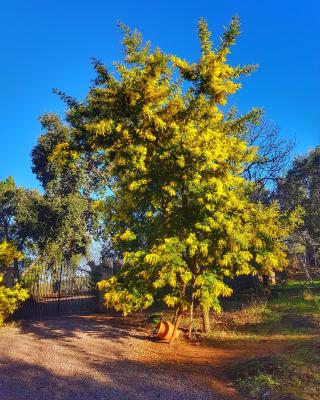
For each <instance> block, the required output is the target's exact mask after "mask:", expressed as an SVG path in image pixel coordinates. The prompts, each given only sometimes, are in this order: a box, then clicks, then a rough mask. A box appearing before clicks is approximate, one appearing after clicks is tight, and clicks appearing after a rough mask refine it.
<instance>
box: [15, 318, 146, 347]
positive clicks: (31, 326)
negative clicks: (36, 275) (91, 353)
mask: <svg viewBox="0 0 320 400" xmlns="http://www.w3.org/2000/svg"><path fill="white" fill-rule="evenodd" d="M139 322H140V323H139ZM20 324H21V325H20V326H21V331H22V333H25V334H29V335H30V334H31V335H34V336H36V337H37V338H39V339H58V340H60V341H63V340H67V341H70V339H73V338H75V337H77V336H78V335H79V334H87V335H90V336H92V337H96V338H101V339H108V340H113V341H116V342H121V341H124V340H125V339H126V338H128V337H131V338H135V339H139V340H147V339H148V340H153V337H152V336H151V332H150V331H148V330H147V329H146V328H145V327H144V324H142V318H140V319H139V318H122V317H120V316H119V315H117V314H115V313H110V314H92V315H91V314H90V315H77V316H61V317H59V316H56V317H43V318H33V319H25V320H21V322H20Z"/></svg>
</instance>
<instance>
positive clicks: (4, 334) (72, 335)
mask: <svg viewBox="0 0 320 400" xmlns="http://www.w3.org/2000/svg"><path fill="white" fill-rule="evenodd" d="M141 326H142V325H139V324H137V323H136V322H133V321H132V320H125V321H124V320H122V319H118V318H115V317H109V316H106V315H94V316H92V315H91V316H76V317H74V316H73V317H60V318H57V317H54V318H52V317H51V318H47V319H42V320H29V321H26V322H23V323H21V324H19V325H16V326H9V327H6V328H4V329H1V330H0V400H47V399H48V400H58V399H59V400H60V399H61V400H94V399H96V400H112V399H119V400H124V399H127V400H134V399H148V400H149V399H150V400H153V399H166V400H171V399H172V400H173V399H174V400H180V399H181V400H193V399H203V400H210V399H212V400H217V399H221V398H227V399H228V398H230V399H231V398H233V396H231V395H230V397H229V396H227V397H220V395H218V394H215V393H219V382H215V381H214V380H212V379H211V377H212V376H213V375H214V374H213V371H212V368H213V366H212V364H211V363H210V361H208V360H206V359H205V358H204V357H203V353H202V351H201V350H200V348H199V347H197V346H188V347H187V348H186V347H185V346H182V345H181V344H176V345H173V346H172V347H170V348H169V346H168V345H166V344H163V343H159V342H155V341H154V340H152V338H151V337H150V331H148V330H146V329H145V328H141Z"/></svg>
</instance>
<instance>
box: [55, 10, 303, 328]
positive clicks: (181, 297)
mask: <svg viewBox="0 0 320 400" xmlns="http://www.w3.org/2000/svg"><path fill="white" fill-rule="evenodd" d="M121 28H122V30H123V32H124V38H123V45H124V62H123V63H118V64H116V73H115V74H111V73H110V72H109V71H108V70H107V69H106V67H105V66H104V65H103V64H102V63H100V62H98V61H95V68H96V71H97V78H96V80H95V86H94V87H93V88H92V89H90V91H89V93H88V95H87V97H86V99H85V101H84V102H77V101H75V100H73V99H70V98H69V97H66V96H65V95H63V96H62V97H63V98H64V99H65V100H66V101H67V104H68V106H69V109H68V112H67V121H68V127H69V129H70V131H71V132H72V137H71V140H70V141H69V142H68V143H66V144H65V145H63V146H62V145H61V144H57V145H56V146H55V148H54V150H53V151H52V154H54V158H55V160H56V162H59V160H60V163H61V164H62V163H63V162H64V160H69V162H68V163H67V168H70V167H71V166H73V168H77V165H79V164H78V163H79V162H82V160H83V159H86V160H90V161H91V162H92V163H93V164H95V165H96V170H97V171H99V172H100V173H101V174H102V175H103V180H101V181H99V183H100V184H101V186H100V192H99V193H100V194H102V195H103V196H102V197H101V200H98V201H97V202H96V204H97V207H98V208H100V211H101V212H102V213H104V218H105V229H106V231H107V233H108V234H109V235H110V236H111V237H112V238H113V243H114V245H115V247H116V248H117V249H119V250H120V252H121V253H122V254H123V255H124V266H123V268H122V271H121V273H120V274H119V275H118V276H114V277H112V278H110V279H109V280H106V281H102V282H101V283H100V288H101V289H102V290H104V291H105V301H106V304H107V305H108V306H112V307H115V308H116V309H117V310H122V312H123V313H124V314H125V315H126V314H128V313H130V312H132V311H135V310H138V309H141V308H146V307H148V306H150V305H151V304H152V302H153V300H154V297H155V296H161V297H162V298H163V300H164V302H165V304H166V305H167V306H169V307H175V308H176V311H177V312H176V322H178V321H179V318H180V316H181V313H182V311H183V310H186V309H188V308H190V307H193V304H200V305H201V306H202V308H203V309H204V310H205V315H207V311H208V310H209V309H214V310H216V311H219V310H220V304H219V297H220V296H229V295H230V294H231V289H230V288H229V287H228V286H227V285H226V283H225V278H226V277H233V276H237V275H241V274H257V273H266V274H267V273H270V272H271V271H272V270H280V269H281V268H283V267H284V266H285V265H286V256H285V244H284V240H285V238H286V236H287V235H288V234H289V232H290V229H291V227H292V225H294V224H295V222H296V220H297V218H296V215H292V216H291V217H290V218H286V217H285V216H284V215H282V216H281V215H280V210H279V207H278V205H277V204H271V205H269V206H266V205H263V204H261V203H254V202H252V201H251V199H250V195H251V194H252V190H253V188H254V185H253V184H252V183H251V182H249V181H247V180H246V179H245V177H244V176H243V174H244V171H245V168H246V167H247V166H248V165H249V164H250V163H252V162H253V161H254V160H255V159H256V157H257V155H256V149H255V147H252V146H250V145H248V143H247V142H246V141H245V139H244V124H249V123H257V121H258V120H259V117H260V115H261V111H260V110H257V109H253V110H251V111H250V112H249V113H248V114H246V115H244V116H237V115H235V114H234V113H233V114H232V113H230V112H224V106H225V105H226V103H227V99H228V97H229V96H230V95H232V94H234V93H235V92H237V91H238V90H239V89H240V87H241V83H240V82H239V78H240V77H241V76H243V75H249V74H250V73H251V72H253V71H254V70H255V66H251V65H249V66H236V67H232V66H231V65H229V64H228V62H227V56H228V54H229V53H230V48H231V46H232V45H233V44H234V43H235V39H236V37H237V36H238V34H239V31H240V28H239V20H238V19H237V18H234V19H233V20H232V22H231V24H230V26H229V28H228V29H227V30H226V31H225V32H224V34H223V37H222V40H221V43H220V44H218V45H217V46H216V47H215V48H214V47H213V44H212V41H211V34H210V32H209V30H208V26H207V23H206V22H205V21H204V20H201V21H200V22H199V25H198V35H199V38H200V46H201V55H200V58H199V60H198V62H194V63H189V62H187V61H186V60H183V59H181V58H179V57H177V56H174V55H168V54H165V53H164V52H162V51H161V50H160V49H158V48H157V49H155V50H152V49H151V45H150V43H146V44H144V43H143V40H142V37H141V35H140V33H138V32H136V31H133V32H132V31H131V30H130V29H129V28H127V27H126V26H122V25H121ZM74 154H77V155H76V156H74ZM205 321H207V318H205Z"/></svg>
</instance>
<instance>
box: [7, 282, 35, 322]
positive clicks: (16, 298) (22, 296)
mask: <svg viewBox="0 0 320 400" xmlns="http://www.w3.org/2000/svg"><path fill="white" fill-rule="evenodd" d="M2 279H3V278H2V276H1V275H0V326H1V325H2V324H3V322H4V321H5V320H6V319H7V318H8V317H9V315H11V314H13V313H14V312H15V311H16V310H17V308H18V307H19V305H20V304H21V303H22V302H24V301H25V300H27V298H28V297H29V294H28V291H27V290H26V289H23V288H22V287H21V286H20V285H19V284H17V285H15V286H13V287H12V288H9V287H6V286H4V285H3V284H2Z"/></svg>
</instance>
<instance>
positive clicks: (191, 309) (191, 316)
mask: <svg viewBox="0 0 320 400" xmlns="http://www.w3.org/2000/svg"><path fill="white" fill-rule="evenodd" d="M192 325H193V299H192V301H191V305H190V322H189V331H188V338H189V339H191V337H192Z"/></svg>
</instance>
